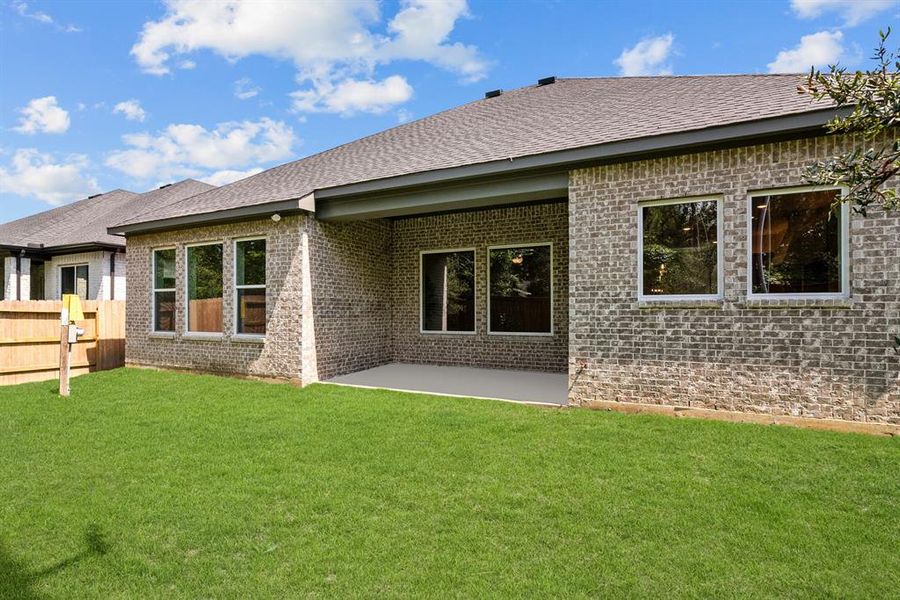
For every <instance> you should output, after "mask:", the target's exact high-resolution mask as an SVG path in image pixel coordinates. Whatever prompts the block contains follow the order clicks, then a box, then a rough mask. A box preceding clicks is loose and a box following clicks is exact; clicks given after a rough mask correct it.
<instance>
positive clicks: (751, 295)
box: [745, 185, 850, 300]
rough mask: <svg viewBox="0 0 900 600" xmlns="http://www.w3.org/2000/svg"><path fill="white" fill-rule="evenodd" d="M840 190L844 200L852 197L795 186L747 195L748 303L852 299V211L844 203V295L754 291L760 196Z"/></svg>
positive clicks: (846, 191)
mask: <svg viewBox="0 0 900 600" xmlns="http://www.w3.org/2000/svg"><path fill="white" fill-rule="evenodd" d="M829 190H838V191H839V192H840V193H841V197H844V196H846V195H847V193H848V189H847V188H846V187H844V186H822V185H819V186H816V185H807V186H795V187H786V188H771V189H765V190H755V191H752V192H749V193H748V194H747V211H746V213H745V214H746V218H747V262H746V266H747V299H748V300H810V299H812V300H846V299H848V298H849V297H850V210H849V207H848V206H847V203H846V202H842V203H841V230H840V241H841V255H840V259H841V291H840V292H810V293H806V294H777V293H776V294H773V293H768V294H759V293H755V292H754V291H753V218H752V217H753V202H754V198H759V197H760V196H772V195H778V194H796V193H802V192H822V191H829Z"/></svg>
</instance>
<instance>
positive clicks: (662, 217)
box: [638, 199, 722, 300]
mask: <svg viewBox="0 0 900 600" xmlns="http://www.w3.org/2000/svg"><path fill="white" fill-rule="evenodd" d="M638 210H639V213H638V231H639V238H638V239H639V251H638V263H639V268H638V272H639V278H640V279H639V284H638V285H639V287H638V297H639V298H640V299H651V300H652V299H672V298H675V299H679V298H685V299H691V300H696V299H704V298H718V297H719V295H720V293H721V286H720V280H721V265H722V249H721V248H720V246H721V245H722V244H721V239H720V233H721V227H720V224H719V219H720V210H719V202H718V201H717V200H714V199H703V200H679V201H669V200H665V201H659V202H649V203H646V204H642V205H641V206H640V207H639V209H638Z"/></svg>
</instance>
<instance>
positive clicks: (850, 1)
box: [791, 0, 898, 27]
mask: <svg viewBox="0 0 900 600" xmlns="http://www.w3.org/2000/svg"><path fill="white" fill-rule="evenodd" d="M897 4H898V2H897V0H791V8H793V9H794V14H796V15H797V16H798V17H800V18H801V19H815V18H816V17H820V16H822V15H823V14H825V13H827V12H833V13H837V14H838V15H840V16H841V18H843V19H844V25H846V26H848V27H853V26H854V25H859V24H860V23H862V22H863V21H866V20H868V19H870V18H872V17H874V16H875V15H877V14H878V13H880V12H882V11H885V10H887V9H889V8H891V7H892V6H897Z"/></svg>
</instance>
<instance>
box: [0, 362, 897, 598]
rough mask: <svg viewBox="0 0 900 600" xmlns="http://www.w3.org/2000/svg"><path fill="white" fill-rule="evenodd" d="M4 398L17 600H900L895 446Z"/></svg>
mask: <svg viewBox="0 0 900 600" xmlns="http://www.w3.org/2000/svg"><path fill="white" fill-rule="evenodd" d="M72 387H73V392H72V396H71V398H70V399H60V398H59V397H57V396H56V394H55V383H54V382H45V383H38V384H26V385H21V386H16V387H6V388H0V596H8V597H16V598H25V599H29V598H69V597H79V598H91V597H94V598H131V597H160V596H165V597H174V598H177V597H185V598H187V597H191V598H193V597H205V598H234V597H248V596H252V597H304V596H306V597H308V596H312V597H318V596H338V597H348V596H349V597H372V596H385V595H386V596H417V597H418V596H430V597H447V596H454V597H459V596H465V597H470V596H557V597H559V596H567V597H569V596H574V597H585V596H592V597H596V596H614V597H618V596H630V597H646V596H666V597H711V596H715V597H750V596H752V597H761V596H785V597H808V596H816V597H822V596H841V597H859V598H885V597H891V596H893V597H897V596H898V594H900V591H898V590H900V443H898V442H900V440H898V439H896V438H895V439H890V438H878V437H868V436H862V435H854V434H838V433H829V432H820V431H809V430H799V429H791V428H787V427H773V426H768V427H767V426H761V425H741V424H733V423H721V422H710V421H697V420H688V419H672V418H667V417H660V416H650V415H620V414H614V413H600V412H591V411H582V410H555V409H544V408H535V407H528V406H521V405H512V404H507V403H501V402H491V401H484V400H467V399H458V398H438V397H433V396H422V395H415V394H402V393H394V392H387V391H377V390H362V389H352V388H346V387H337V386H327V385H317V386H311V387H309V388H306V389H303V390H299V389H296V388H293V387H290V386H286V385H272V384H266V383H259V382H251V381H240V380H234V379H226V378H217V377H209V376H198V375H184V374H174V373H164V372H153V371H143V370H132V369H120V370H116V371H108V372H104V373H97V374H93V375H87V376H83V377H79V378H76V379H74V380H73V384H72Z"/></svg>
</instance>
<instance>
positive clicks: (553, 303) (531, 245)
mask: <svg viewBox="0 0 900 600" xmlns="http://www.w3.org/2000/svg"><path fill="white" fill-rule="evenodd" d="M539 246H549V247H550V331H491V250H504V249H507V248H537V247H539ZM554 279H555V275H554V271H553V242H522V243H521V244H503V245H502V246H488V247H487V288H486V289H487V332H488V335H504V336H505V335H512V336H526V337H553V336H554V335H556V323H555V319H554V317H555V315H556V312H555V308H556V299H555V298H554V290H555V289H556V282H555V281H553V280H554Z"/></svg>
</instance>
